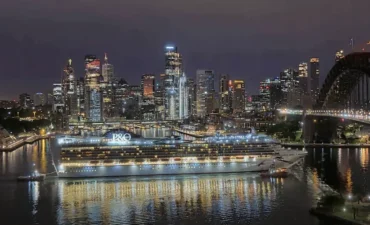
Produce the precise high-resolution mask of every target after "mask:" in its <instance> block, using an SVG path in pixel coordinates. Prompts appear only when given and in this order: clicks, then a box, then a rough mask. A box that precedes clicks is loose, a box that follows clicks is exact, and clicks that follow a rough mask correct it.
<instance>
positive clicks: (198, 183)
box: [0, 132, 370, 225]
mask: <svg viewBox="0 0 370 225" xmlns="http://www.w3.org/2000/svg"><path fill="white" fill-rule="evenodd" d="M146 135H152V133H150V132H147V133H146ZM158 135H160V134H159V133H158ZM166 135H167V134H166ZM50 146H51V147H50ZM59 150H60V149H59V148H58V147H57V146H56V145H55V143H54V142H50V143H49V142H48V141H40V142H38V143H35V144H34V145H27V146H25V147H24V148H20V149H18V150H16V151H13V152H10V153H0V163H1V165H0V174H1V175H2V176H1V178H0V179H1V182H0V205H6V207H2V210H1V212H2V213H1V215H2V217H3V218H4V220H7V221H12V223H9V224H63V225H64V224H133V223H137V224H142V223H144V224H153V223H156V224H236V223H239V224H240V223H242V224H243V223H244V224H255V223H258V224H287V225H289V224H302V225H305V224H307V225H308V224H319V222H318V221H317V220H316V218H314V217H312V216H310V215H309V214H308V209H309V208H310V207H311V206H312V204H314V202H315V199H316V197H317V196H318V195H319V194H320V193H321V192H322V191H323V188H322V184H323V183H326V184H328V185H330V187H332V188H334V189H335V190H338V191H340V192H342V193H366V192H368V191H370V183H369V180H368V179H367V177H368V176H369V174H368V173H369V172H368V171H367V170H364V168H365V169H370V168H369V150H368V149H367V148H366V149H363V148H362V149H347V148H342V149H321V148H319V149H308V152H309V154H308V155H307V157H306V158H305V161H304V164H303V166H302V167H301V168H298V169H297V170H296V171H295V173H294V174H293V175H292V176H291V177H289V178H287V179H271V180H270V179H266V180H265V179H261V178H259V176H258V174H244V173H241V174H219V175H186V176H154V177H137V178H110V179H78V180H75V179H71V180H68V179H60V180H48V181H45V182H42V183H37V182H35V183H17V182H15V181H14V179H15V177H16V176H18V175H22V174H27V173H29V172H30V171H32V170H33V169H37V170H39V171H40V172H42V173H50V172H53V171H54V167H53V166H52V164H51V157H50V155H51V154H52V153H53V155H54V158H55V159H56V161H57V160H58V155H59ZM33 163H35V166H33ZM19 215H22V216H19ZM287 215H289V216H288V217H287ZM288 218H289V219H288ZM320 224H323V223H320ZM329 224H330V223H329Z"/></svg>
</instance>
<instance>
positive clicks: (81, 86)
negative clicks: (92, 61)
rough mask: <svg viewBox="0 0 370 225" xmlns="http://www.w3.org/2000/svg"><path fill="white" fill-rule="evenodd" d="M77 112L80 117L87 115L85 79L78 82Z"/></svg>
mask: <svg viewBox="0 0 370 225" xmlns="http://www.w3.org/2000/svg"><path fill="white" fill-rule="evenodd" d="M76 97H77V110H78V114H79V115H84V114H85V80H84V78H83V77H81V78H80V79H78V80H77V81H76Z"/></svg>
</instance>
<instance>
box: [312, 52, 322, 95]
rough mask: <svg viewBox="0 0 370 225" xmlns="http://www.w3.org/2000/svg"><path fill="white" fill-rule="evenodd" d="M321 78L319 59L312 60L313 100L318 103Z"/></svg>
mask: <svg viewBox="0 0 370 225" xmlns="http://www.w3.org/2000/svg"><path fill="white" fill-rule="evenodd" d="M319 78H320V60H319V58H311V59H310V79H311V98H312V100H313V102H316V100H317V98H318V96H319V92H320V86H319Z"/></svg>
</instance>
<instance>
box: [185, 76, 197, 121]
mask: <svg viewBox="0 0 370 225" xmlns="http://www.w3.org/2000/svg"><path fill="white" fill-rule="evenodd" d="M187 87H188V94H189V95H188V96H189V97H188V100H189V101H188V115H189V116H195V115H196V114H197V105H196V104H197V86H196V84H195V82H194V79H192V78H188V82H187Z"/></svg>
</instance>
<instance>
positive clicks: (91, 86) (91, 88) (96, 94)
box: [85, 55, 104, 122]
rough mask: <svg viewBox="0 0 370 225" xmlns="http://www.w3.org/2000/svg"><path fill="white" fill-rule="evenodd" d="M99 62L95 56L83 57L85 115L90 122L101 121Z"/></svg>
mask: <svg viewBox="0 0 370 225" xmlns="http://www.w3.org/2000/svg"><path fill="white" fill-rule="evenodd" d="M103 80H104V78H103V77H102V76H101V75H100V60H99V59H97V58H96V56H95V55H86V56H85V113H86V118H87V119H88V120H89V121H91V122H100V121H102V93H101V89H100V83H101V82H102V81H103Z"/></svg>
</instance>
